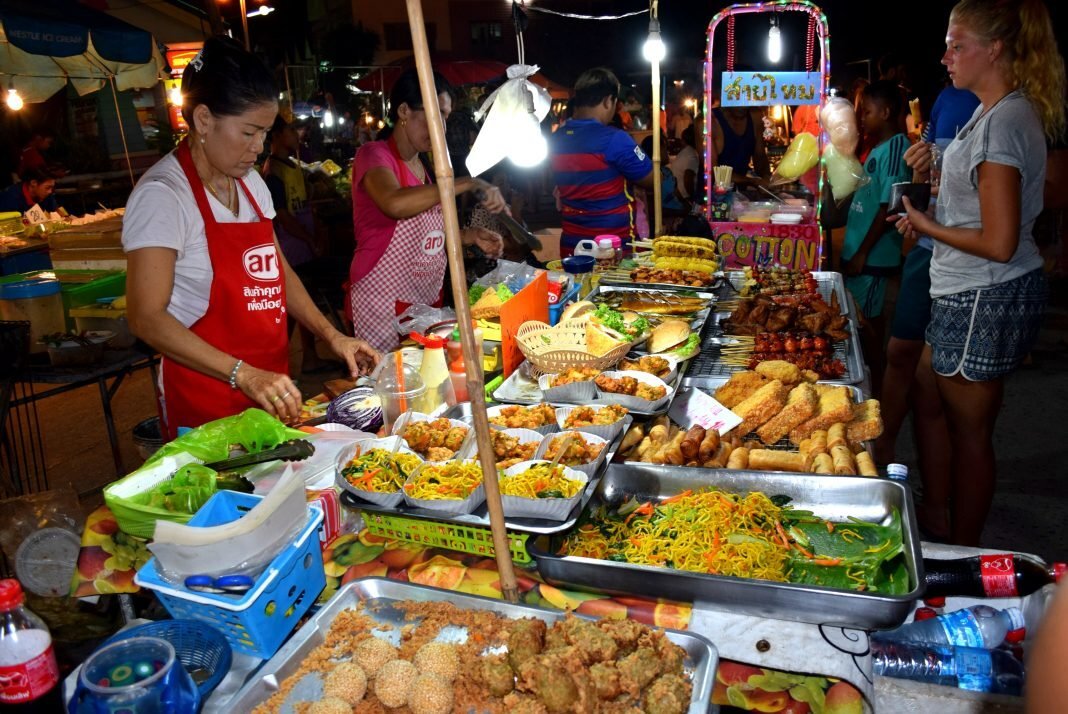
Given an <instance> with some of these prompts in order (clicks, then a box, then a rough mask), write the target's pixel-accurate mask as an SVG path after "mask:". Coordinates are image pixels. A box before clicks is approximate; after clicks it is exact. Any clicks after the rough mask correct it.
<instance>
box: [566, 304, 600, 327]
mask: <svg viewBox="0 0 1068 714" xmlns="http://www.w3.org/2000/svg"><path fill="white" fill-rule="evenodd" d="M596 309H597V306H596V305H594V304H593V303H592V302H590V301H589V300H579V301H578V302H573V303H571V304H570V305H568V306H566V307H565V308H564V311H563V312H562V313H560V321H561V322H563V321H564V320H574V319H575V318H577V317H582V316H583V315H585V314H586V313H588V312H593V311H594V310H596Z"/></svg>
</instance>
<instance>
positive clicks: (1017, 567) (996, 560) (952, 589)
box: [923, 553, 1068, 597]
mask: <svg viewBox="0 0 1068 714" xmlns="http://www.w3.org/2000/svg"><path fill="white" fill-rule="evenodd" d="M1066 569H1068V566H1066V565H1065V564H1064V563H1053V564H1050V565H1047V564H1046V563H1043V562H1040V561H1037V560H1034V559H1033V558H1026V557H1024V556H1022V555H1017V554H1015V553H996V554H993V555H979V556H975V557H973V558H958V559H955V560H934V559H931V558H924V559H923V570H924V580H925V581H926V583H927V589H926V591H925V593H924V597H938V596H946V595H959V596H962V597H1024V596H1025V595H1030V594H1031V593H1033V592H1035V591H1036V590H1039V589H1041V588H1042V587H1043V586H1045V585H1049V584H1050V583H1055V582H1058V581H1060V579H1061V576H1063V575H1064V572H1065V570H1066Z"/></svg>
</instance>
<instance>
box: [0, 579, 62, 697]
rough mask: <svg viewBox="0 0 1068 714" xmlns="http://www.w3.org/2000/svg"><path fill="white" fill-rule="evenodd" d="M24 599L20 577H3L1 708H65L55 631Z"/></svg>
mask: <svg viewBox="0 0 1068 714" xmlns="http://www.w3.org/2000/svg"><path fill="white" fill-rule="evenodd" d="M23 601H24V597H23V594H22V586H21V585H19V582H18V581H17V580H0V618H2V620H0V711H4V712H9V711H10V712H41V713H44V712H48V713H49V714H51V713H53V712H62V711H65V710H66V709H65V707H64V706H63V692H62V685H61V683H60V679H59V666H58V665H57V664H56V654H55V652H54V651H53V650H52V635H51V634H50V633H49V632H48V627H47V625H45V624H44V622H42V621H41V618H39V617H37V615H34V614H33V613H32V612H30V611H29V610H27V609H26V607H25V606H24V605H23V604H22V603H23Z"/></svg>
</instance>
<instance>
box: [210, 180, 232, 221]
mask: <svg viewBox="0 0 1068 714" xmlns="http://www.w3.org/2000/svg"><path fill="white" fill-rule="evenodd" d="M204 185H205V186H207V187H208V192H209V193H210V194H211V195H212V196H214V197H215V200H216V201H218V202H219V203H221V204H222V205H224V206H226V209H227V210H228V211H230V213H232V214H234V218H237V214H238V212H239V211H240V204H239V203H238V202H237V200H236V199H237V191H235V190H234V179H233V177H232V176H227V177H226V194H227V195H226V200H225V201H224V200H222V198H221V197H220V196H219V192H218V191H216V190H215V187H214V186H212V185H211V181H205V182H204Z"/></svg>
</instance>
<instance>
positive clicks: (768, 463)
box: [749, 449, 805, 473]
mask: <svg viewBox="0 0 1068 714" xmlns="http://www.w3.org/2000/svg"><path fill="white" fill-rule="evenodd" d="M804 465H805V464H804V462H803V461H802V460H801V454H799V453H797V452H796V451H773V450H772V449H754V450H753V451H750V452H749V468H751V469H753V470H754V471H793V472H795V473H800V472H801V470H802V469H803V468H804Z"/></svg>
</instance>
